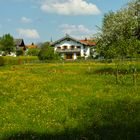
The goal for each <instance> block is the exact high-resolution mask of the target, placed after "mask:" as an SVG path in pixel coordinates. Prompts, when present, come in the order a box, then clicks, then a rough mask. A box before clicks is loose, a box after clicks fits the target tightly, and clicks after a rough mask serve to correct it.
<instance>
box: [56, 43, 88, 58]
mask: <svg viewBox="0 0 140 140" xmlns="http://www.w3.org/2000/svg"><path fill="white" fill-rule="evenodd" d="M63 46H67V49H71V48H70V47H71V46H75V47H77V46H80V49H81V51H80V55H81V57H84V56H85V54H86V57H88V56H90V48H89V47H86V48H85V49H84V45H83V44H81V43H78V42H75V41H72V40H70V41H67V40H63V41H61V42H60V43H59V44H56V45H55V46H54V50H55V51H56V50H57V48H58V47H60V48H61V49H63ZM62 56H64V54H62ZM74 59H77V56H76V53H74Z"/></svg>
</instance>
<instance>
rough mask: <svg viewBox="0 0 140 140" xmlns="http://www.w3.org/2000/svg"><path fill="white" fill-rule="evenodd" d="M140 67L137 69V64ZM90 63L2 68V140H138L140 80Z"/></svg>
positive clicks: (0, 94)
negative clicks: (117, 80) (116, 75)
mask: <svg viewBox="0 0 140 140" xmlns="http://www.w3.org/2000/svg"><path fill="white" fill-rule="evenodd" d="M137 66H138V67H140V64H138V65H137ZM114 68H115V65H114V64H103V63H93V62H85V63H84V62H81V63H74V62H73V63H64V64H52V63H50V64H47V63H46V64H26V65H15V66H4V67H0V139H10V140H11V139H12V140H15V139H16V140H17V139H19V140H21V139H24V140H28V139H29V140H30V139H35V140H38V139H40V140H42V139H50V140H65V139H66V140H94V139H95V140H125V139H126V140H139V139H140V78H139V72H137V76H136V77H137V78H136V83H135V85H134V83H133V75H132V74H130V73H128V74H125V75H123V74H120V75H119V77H118V78H119V83H118V84H116V80H115V79H116V77H115V75H114V74H113V73H110V72H108V71H105V70H111V69H114Z"/></svg>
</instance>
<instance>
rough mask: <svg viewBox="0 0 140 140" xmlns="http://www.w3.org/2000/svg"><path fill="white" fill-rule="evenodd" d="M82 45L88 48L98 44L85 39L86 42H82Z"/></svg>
mask: <svg viewBox="0 0 140 140" xmlns="http://www.w3.org/2000/svg"><path fill="white" fill-rule="evenodd" d="M80 42H81V43H84V44H86V45H88V46H95V45H96V43H95V42H94V41H93V40H89V39H84V40H80Z"/></svg>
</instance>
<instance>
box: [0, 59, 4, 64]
mask: <svg viewBox="0 0 140 140" xmlns="http://www.w3.org/2000/svg"><path fill="white" fill-rule="evenodd" d="M3 65H4V59H3V57H0V66H3Z"/></svg>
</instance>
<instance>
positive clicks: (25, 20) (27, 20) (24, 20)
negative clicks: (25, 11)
mask: <svg viewBox="0 0 140 140" xmlns="http://www.w3.org/2000/svg"><path fill="white" fill-rule="evenodd" d="M20 21H21V22H22V23H30V22H32V20H31V19H30V18H27V17H22V18H21V20H20Z"/></svg>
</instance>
